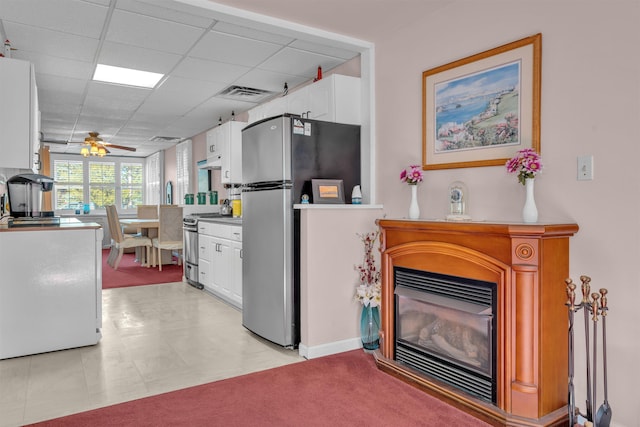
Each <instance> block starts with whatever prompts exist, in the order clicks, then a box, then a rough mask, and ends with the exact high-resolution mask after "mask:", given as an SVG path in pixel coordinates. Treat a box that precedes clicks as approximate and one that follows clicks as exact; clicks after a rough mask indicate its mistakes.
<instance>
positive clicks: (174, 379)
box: [0, 282, 304, 427]
mask: <svg viewBox="0 0 640 427" xmlns="http://www.w3.org/2000/svg"><path fill="white" fill-rule="evenodd" d="M102 299H103V304H102V306H103V328H102V340H101V341H100V342H99V343H98V344H97V345H95V346H89V347H82V348H77V349H71V350H62V351H57V352H52V353H45V354H39V355H33V356H24V357H17V358H13V359H6V360H0V427H9V426H20V425H23V424H27V423H33V422H37V421H42V420H47V419H51V418H56V417H60V416H64V415H68V414H72V413H76V412H82V411H86V410H89V409H94V408H99V407H103V406H108V405H113V404H115V403H120V402H125V401H128V400H133V399H138V398H141V397H145V396H151V395H155V394H159V393H164V392H167V391H171V390H177V389H181V388H185V387H189V386H193V385H198V384H203V383H207V382H211V381H216V380H220V379H224V378H229V377H233V376H237V375H241V374H245V373H249V372H256V371H260V370H264V369H269V368H273V367H277V366H282V365H286V364H289V363H295V362H299V361H302V360H304V359H303V358H302V357H300V356H299V355H298V352H297V350H288V349H283V348H281V347H279V346H276V345H274V344H271V343H269V342H267V341H264V340H262V339H260V338H258V337H256V336H255V335H253V334H251V333H250V332H249V331H247V330H246V329H245V328H244V327H243V326H242V314H241V312H240V311H238V310H237V309H235V308H233V307H231V306H229V305H227V304H225V303H223V302H221V301H220V300H218V299H217V298H215V297H213V296H211V295H209V294H207V293H206V292H203V291H200V290H197V289H195V288H193V287H191V286H189V285H187V284H185V283H182V282H177V283H168V284H160V285H151V286H138V287H130V288H119V289H109V290H105V291H103V294H102Z"/></svg>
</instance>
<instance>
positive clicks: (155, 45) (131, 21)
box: [106, 10, 203, 54]
mask: <svg viewBox="0 0 640 427" xmlns="http://www.w3.org/2000/svg"><path fill="white" fill-rule="evenodd" d="M202 31H203V30H202V29H199V28H196V27H192V26H189V25H183V24H178V23H176V22H171V21H166V20H163V19H158V18H152V17H148V16H144V15H139V14H135V13H130V12H125V11H122V10H115V11H114V12H113V16H112V17H111V25H109V30H108V31H107V36H106V39H107V40H109V41H113V42H117V43H123V44H129V45H132V46H139V47H144V48H148V49H155V50H159V51H161V52H171V53H177V54H184V53H186V52H187V51H188V50H189V49H190V48H191V46H193V44H194V43H195V42H196V40H198V38H199V37H200V36H201V35H202Z"/></svg>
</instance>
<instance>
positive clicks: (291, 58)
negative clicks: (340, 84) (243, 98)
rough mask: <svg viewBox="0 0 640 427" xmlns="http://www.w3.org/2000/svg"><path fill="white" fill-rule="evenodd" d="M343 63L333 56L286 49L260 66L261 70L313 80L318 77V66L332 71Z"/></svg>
mask: <svg viewBox="0 0 640 427" xmlns="http://www.w3.org/2000/svg"><path fill="white" fill-rule="evenodd" d="M342 62H343V61H341V60H339V59H338V58H334V57H331V56H326V55H319V54H315V53H312V52H307V51H304V50H299V49H292V48H285V49H283V50H281V51H280V52H278V53H276V54H275V55H273V56H272V57H270V58H269V59H267V60H266V61H264V62H263V63H262V64H260V67H259V68H260V69H262V70H268V71H275V72H278V73H289V74H295V75H297V76H306V77H307V78H312V77H315V76H316V72H317V70H318V66H321V67H322V68H323V69H324V70H330V69H332V68H334V67H335V66H337V65H338V64H340V63H342Z"/></svg>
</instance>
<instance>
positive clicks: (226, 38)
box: [189, 31, 282, 67]
mask: <svg viewBox="0 0 640 427" xmlns="http://www.w3.org/2000/svg"><path fill="white" fill-rule="evenodd" d="M281 48H282V46H280V45H277V44H274V43H267V42H261V41H257V40H251V39H247V38H244V37H239V36H233V35H229V34H223V33H218V32H215V31H210V32H208V33H207V34H206V35H205V36H204V37H203V38H202V40H200V41H199V42H198V44H197V45H196V46H195V47H194V48H193V50H192V51H191V52H190V53H189V56H195V57H197V58H203V59H210V60H214V61H219V62H226V63H228V64H237V65H246V66H249V67H252V66H256V65H258V64H260V63H261V62H263V61H264V60H265V59H267V58H268V57H269V56H271V55H273V54H274V53H276V52H277V51H279V50H280V49H281Z"/></svg>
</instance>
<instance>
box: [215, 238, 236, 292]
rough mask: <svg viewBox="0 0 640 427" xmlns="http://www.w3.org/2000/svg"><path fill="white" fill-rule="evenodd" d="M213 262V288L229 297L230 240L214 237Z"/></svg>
mask: <svg viewBox="0 0 640 427" xmlns="http://www.w3.org/2000/svg"><path fill="white" fill-rule="evenodd" d="M211 241H212V243H213V246H212V247H213V256H212V259H213V260H212V263H211V275H212V281H213V283H212V286H211V287H212V289H213V291H214V292H216V293H218V294H219V295H220V296H222V297H223V298H227V299H228V298H229V277H230V276H229V272H230V265H229V263H230V259H231V258H230V247H229V243H230V242H229V241H228V240H225V239H219V238H217V237H213V238H212V239H211Z"/></svg>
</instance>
